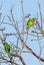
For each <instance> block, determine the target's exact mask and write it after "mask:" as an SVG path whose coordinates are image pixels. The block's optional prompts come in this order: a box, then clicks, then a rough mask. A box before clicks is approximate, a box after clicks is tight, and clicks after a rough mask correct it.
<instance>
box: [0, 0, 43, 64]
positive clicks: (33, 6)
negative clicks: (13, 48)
mask: <svg viewBox="0 0 44 65" xmlns="http://www.w3.org/2000/svg"><path fill="white" fill-rule="evenodd" d="M1 2H2V4H3V5H2V9H1V11H2V17H3V16H4V15H6V14H10V8H11V6H14V9H13V14H14V17H15V20H18V21H19V20H21V17H22V10H21V3H20V2H21V0H0V3H1ZM39 2H40V4H41V11H42V15H43V18H44V0H39ZM37 12H38V13H39V7H38V0H24V13H25V15H26V14H28V13H30V14H31V17H36V16H37ZM39 20H40V17H39ZM5 21H8V20H7V18H6V20H5ZM8 22H9V21H8ZM6 28H7V30H6V31H5V32H10V31H12V32H13V30H14V28H12V29H10V28H11V27H10V26H6ZM8 29H9V30H8ZM31 38H33V37H30V39H31ZM7 40H8V39H7ZM11 40H14V39H13V38H12V37H11V39H10V38H9V40H8V41H11ZM43 42H44V39H43V40H42V43H43ZM28 43H30V41H29V42H28ZM31 43H32V42H31ZM35 43H37V42H36V41H35V42H33V43H32V44H30V45H29V46H30V47H31V48H32V49H33V50H34V51H35V52H36V53H39V50H38V49H39V46H38V43H37V44H35ZM33 45H34V46H33ZM22 56H23V58H24V59H25V62H26V65H35V64H36V65H40V62H39V60H38V59H36V58H35V57H34V56H33V55H32V54H31V53H29V54H28V53H27V54H26V53H25V54H22ZM43 57H44V55H43ZM2 65H5V64H2ZM43 65H44V63H43Z"/></svg>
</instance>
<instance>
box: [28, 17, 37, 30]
mask: <svg viewBox="0 0 44 65" xmlns="http://www.w3.org/2000/svg"><path fill="white" fill-rule="evenodd" d="M36 21H37V18H31V19H29V20H28V21H27V30H29V29H30V28H31V27H32V26H33V25H34V23H35V22H36Z"/></svg>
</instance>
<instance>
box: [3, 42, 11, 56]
mask: <svg viewBox="0 0 44 65" xmlns="http://www.w3.org/2000/svg"><path fill="white" fill-rule="evenodd" d="M4 49H5V51H6V53H7V55H8V56H9V57H11V53H10V45H9V44H8V43H7V42H5V43H4Z"/></svg>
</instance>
